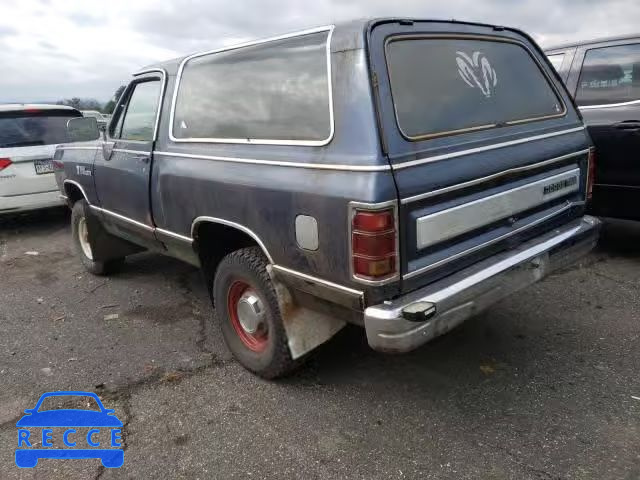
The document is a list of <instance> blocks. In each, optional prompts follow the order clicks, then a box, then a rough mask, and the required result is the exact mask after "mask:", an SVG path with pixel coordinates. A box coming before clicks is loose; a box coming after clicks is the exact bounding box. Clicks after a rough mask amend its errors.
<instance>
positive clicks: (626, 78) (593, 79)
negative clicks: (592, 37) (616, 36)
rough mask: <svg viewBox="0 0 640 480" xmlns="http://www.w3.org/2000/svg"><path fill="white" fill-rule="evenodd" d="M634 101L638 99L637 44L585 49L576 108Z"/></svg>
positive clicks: (639, 56)
mask: <svg viewBox="0 0 640 480" xmlns="http://www.w3.org/2000/svg"><path fill="white" fill-rule="evenodd" d="M634 100H640V44H637V43H636V44H633V45H618V46H615V47H604V48H594V49H592V50H588V51H587V53H586V55H585V57H584V63H583V64H582V72H581V73H580V81H579V82H578V92H577V94H576V102H578V105H602V104H612V103H624V102H632V101H634Z"/></svg>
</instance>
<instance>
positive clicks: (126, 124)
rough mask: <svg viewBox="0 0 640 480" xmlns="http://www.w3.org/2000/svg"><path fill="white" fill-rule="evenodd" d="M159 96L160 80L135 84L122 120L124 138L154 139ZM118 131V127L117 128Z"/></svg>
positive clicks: (122, 137)
mask: <svg viewBox="0 0 640 480" xmlns="http://www.w3.org/2000/svg"><path fill="white" fill-rule="evenodd" d="M159 97H160V81H159V80H151V81H148V82H142V83H138V84H137V85H136V86H135V88H134V90H133V92H132V93H131V96H130V97H129V103H128V105H127V109H126V112H125V114H124V119H123V120H122V127H121V129H120V138H121V139H122V140H138V141H144V142H150V141H152V140H153V130H154V128H155V123H156V113H157V111H158V100H159ZM118 123H120V121H119V122H118ZM117 131H118V128H116V132H117Z"/></svg>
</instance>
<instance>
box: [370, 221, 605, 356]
mask: <svg viewBox="0 0 640 480" xmlns="http://www.w3.org/2000/svg"><path fill="white" fill-rule="evenodd" d="M599 230H600V221H599V220H597V219H596V218H594V217H590V216H585V217H583V218H581V219H579V220H577V221H574V222H571V223H570V224H567V225H565V226H563V227H562V228H559V229H556V230H553V231H551V232H549V233H547V234H545V235H542V236H540V237H537V238H535V239H534V240H531V241H529V242H527V243H525V244H522V245H520V246H518V247H517V248H515V249H513V250H508V251H506V252H502V253H500V254H498V255H495V256H493V257H490V258H488V259H486V260H484V261H482V262H479V263H477V264H475V265H473V266H472V267H469V268H467V269H465V270H462V271H460V272H458V273H456V274H454V275H451V276H449V277H447V278H444V279H442V280H439V281H437V282H435V283H433V284H431V285H428V286H427V287H424V288H422V289H419V290H417V291H415V292H412V293H409V294H407V295H404V296H402V297H400V298H397V299H395V300H391V301H386V302H384V303H382V304H380V305H375V306H371V307H368V308H367V309H366V310H365V312H364V323H365V329H366V331H367V339H368V341H369V345H370V346H371V347H372V348H373V349H375V350H379V351H383V352H391V353H402V352H408V351H410V350H413V349H415V348H417V347H419V346H420V345H422V344H424V343H426V342H428V341H429V340H431V339H433V338H435V337H437V336H439V335H442V334H443V333H446V332H447V331H449V330H451V329H452V328H454V327H455V326H457V325H459V324H460V323H462V322H463V321H465V320H466V319H467V318H469V317H471V316H473V315H476V314H477V313H479V312H481V311H482V310H484V309H486V308H487V307H489V306H491V305H492V304H494V303H496V302H497V301H499V300H501V299H502V298H504V297H506V296H508V295H509V294H511V293H513V292H516V291H518V290H520V289H522V288H524V287H526V286H527V285H530V284H532V283H534V282H536V281H538V280H540V279H542V278H544V277H545V276H547V275H548V274H549V273H551V272H552V271H554V270H557V269H558V268H561V267H564V266H567V265H569V264H571V263H573V262H574V261H576V260H577V259H578V258H580V257H582V256H584V255H585V254H587V253H588V252H589V251H590V250H591V249H592V248H593V247H594V246H595V244H596V242H597V240H598V232H599ZM416 312H418V314H416ZM421 314H422V315H423V316H422V317H421V316H420V315H421ZM408 318H411V320H409V319H408ZM421 318H424V321H420V319H421Z"/></svg>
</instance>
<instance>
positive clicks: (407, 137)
mask: <svg viewBox="0 0 640 480" xmlns="http://www.w3.org/2000/svg"><path fill="white" fill-rule="evenodd" d="M439 38H444V39H448V38H453V39H456V38H457V39H471V40H480V41H485V42H502V43H511V44H514V45H518V46H520V47H522V48H524V49H525V51H526V52H527V53H528V54H529V56H530V57H531V59H532V60H533V61H534V63H535V64H536V65H537V67H538V69H539V70H540V72H541V73H542V76H543V77H544V78H545V79H546V81H547V85H549V87H550V88H551V90H552V91H553V93H554V95H555V96H556V99H557V100H558V101H559V102H560V104H561V105H562V112H560V113H555V114H549V115H542V116H539V117H530V118H521V119H516V120H509V121H508V122H504V124H505V125H522V124H524V123H530V122H536V121H541V120H548V119H551V118H561V117H564V116H566V115H567V113H568V109H567V105H566V103H565V101H564V98H562V95H561V94H560V90H559V89H558V88H557V86H556V84H555V83H554V81H553V79H552V78H551V76H550V75H549V73H548V72H547V71H546V70H545V68H544V66H543V64H542V62H540V59H538V57H537V56H536V55H535V54H534V52H533V50H531V49H530V48H529V46H528V45H526V44H525V43H524V42H521V41H519V40H516V39H513V38H507V37H499V36H495V35H477V34H446V33H445V34H441V33H433V34H428V33H419V34H414V35H397V34H396V35H391V36H390V37H388V38H386V39H385V42H384V58H385V65H386V68H387V76H388V78H389V91H390V95H391V101H392V103H393V113H394V117H395V121H396V127H397V128H398V131H399V132H400V135H402V137H403V138H404V139H405V140H407V141H409V142H420V141H424V140H430V139H432V138H439V137H445V136H451V135H460V134H463V133H467V132H476V131H480V130H490V129H492V128H496V127H497V126H498V124H495V123H492V124H485V125H475V126H470V127H464V128H458V129H455V130H449V131H443V132H435V133H426V134H421V135H416V136H410V135H407V134H405V132H404V131H403V130H402V127H401V126H400V120H399V118H398V110H397V108H396V102H395V100H394V99H393V91H392V90H393V89H392V88H391V69H390V68H389V62H388V61H387V54H388V52H387V47H388V45H389V44H390V43H392V42H396V41H406V40H416V39H439Z"/></svg>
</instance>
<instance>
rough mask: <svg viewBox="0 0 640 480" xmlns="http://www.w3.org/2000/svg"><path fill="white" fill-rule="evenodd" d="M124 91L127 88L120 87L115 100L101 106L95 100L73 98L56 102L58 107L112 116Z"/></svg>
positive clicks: (115, 94)
mask: <svg viewBox="0 0 640 480" xmlns="http://www.w3.org/2000/svg"><path fill="white" fill-rule="evenodd" d="M124 89H125V86H124V85H120V86H119V87H118V88H117V90H116V92H115V93H114V95H113V98H111V100H109V101H108V102H107V103H105V104H101V103H100V102H99V101H98V100H96V99H95V98H79V97H73V98H65V99H63V100H58V101H57V102H56V105H68V106H69V107H73V108H76V109H78V110H97V111H98V112H101V113H108V114H111V113H113V109H114V108H115V106H116V101H118V99H119V98H120V95H122V92H124Z"/></svg>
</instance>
